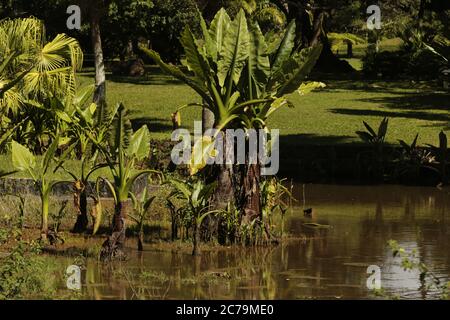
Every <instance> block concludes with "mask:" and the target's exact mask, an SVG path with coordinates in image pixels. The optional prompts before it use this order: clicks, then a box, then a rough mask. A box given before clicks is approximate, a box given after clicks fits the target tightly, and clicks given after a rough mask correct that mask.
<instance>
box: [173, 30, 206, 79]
mask: <svg viewBox="0 0 450 320" xmlns="http://www.w3.org/2000/svg"><path fill="white" fill-rule="evenodd" d="M180 41H181V44H182V45H183V48H184V51H185V54H186V64H187V67H188V68H189V70H190V71H193V72H194V73H195V75H196V76H197V77H198V78H199V79H201V80H202V81H203V82H206V81H207V79H209V71H210V67H209V64H208V61H207V60H206V59H205V57H204V56H203V55H202V53H201V52H200V51H199V49H198V47H197V44H196V43H195V39H194V36H193V35H192V32H191V30H190V29H189V27H186V28H185V29H184V31H183V34H182V36H181V39H180Z"/></svg>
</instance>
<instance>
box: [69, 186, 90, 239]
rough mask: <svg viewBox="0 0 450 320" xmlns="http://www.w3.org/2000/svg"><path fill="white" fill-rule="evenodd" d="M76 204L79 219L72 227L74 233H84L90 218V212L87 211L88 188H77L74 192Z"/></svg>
mask: <svg viewBox="0 0 450 320" xmlns="http://www.w3.org/2000/svg"><path fill="white" fill-rule="evenodd" d="M74 204H75V207H76V208H77V211H78V216H77V221H76V222H75V225H74V227H73V229H72V232H74V233H83V232H86V230H87V227H88V224H89V220H88V212H87V192H86V189H85V188H83V189H82V190H80V189H75V192H74Z"/></svg>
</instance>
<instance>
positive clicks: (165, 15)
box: [0, 0, 450, 64]
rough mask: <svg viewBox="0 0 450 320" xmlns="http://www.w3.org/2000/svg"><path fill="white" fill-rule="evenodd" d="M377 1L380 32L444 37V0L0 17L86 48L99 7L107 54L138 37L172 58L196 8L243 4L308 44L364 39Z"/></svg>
mask: <svg viewBox="0 0 450 320" xmlns="http://www.w3.org/2000/svg"><path fill="white" fill-rule="evenodd" d="M377 3H378V4H379V5H380V7H381V9H382V23H383V29H382V30H381V32H382V35H383V36H387V37H394V36H396V34H397V33H398V32H399V30H401V28H402V27H403V26H404V25H405V24H416V25H417V24H419V23H420V24H421V27H422V28H423V29H424V30H425V31H426V33H427V34H430V35H432V34H437V33H440V34H443V35H444V36H446V37H447V38H448V37H449V32H450V31H449V18H450V17H449V12H450V1H448V0H389V1H373V0H354V1H348V0H295V1H293V0H214V1H213V0H33V1H30V0H3V1H2V2H1V3H0V18H6V17H25V16H30V15H32V16H35V17H37V18H40V19H43V20H44V22H45V25H46V29H47V33H48V34H49V36H54V35H55V34H57V33H61V32H64V33H67V34H69V35H70V36H73V37H76V38H77V39H79V41H80V44H81V46H82V47H83V48H85V49H90V48H91V39H90V35H89V27H90V26H89V19H87V14H88V12H86V10H87V11H89V10H92V9H91V8H92V7H93V6H94V5H101V6H103V12H102V18H101V21H100V25H101V29H102V30H104V32H103V34H102V38H103V39H102V40H103V47H104V53H105V56H106V57H107V58H115V57H120V58H122V59H123V58H125V57H126V56H127V55H128V54H132V53H133V51H134V50H133V48H134V49H135V48H136V43H137V42H138V41H140V40H141V41H148V42H149V44H150V46H151V47H152V48H153V49H155V50H157V51H158V52H160V53H161V54H162V55H163V56H164V57H165V58H166V59H168V60H170V61H176V60H178V59H179V55H180V54H181V46H180V44H179V36H180V33H181V31H182V30H183V28H184V26H185V25H189V26H190V28H191V29H192V30H193V32H194V33H196V32H197V31H198V29H199V19H198V10H199V11H200V12H201V13H202V14H203V16H204V17H205V19H206V20H207V21H210V20H211V19H212V17H213V16H214V14H215V13H216V12H217V11H218V10H219V9H220V8H221V7H225V8H227V10H228V11H229V12H230V14H233V12H238V10H239V9H241V8H242V9H244V11H245V12H246V14H247V15H248V16H250V17H252V18H254V19H256V20H257V21H258V22H259V24H260V25H261V27H262V29H263V31H276V30H277V28H279V29H281V28H282V27H283V26H285V25H286V23H287V22H288V21H290V20H292V19H295V20H296V21H297V36H298V41H299V43H297V44H298V45H303V46H308V45H311V44H313V43H315V42H317V41H327V37H326V34H327V33H351V34H356V35H359V36H361V37H365V36H366V33H367V30H366V29H365V22H366V19H367V13H366V9H367V7H368V6H369V5H372V4H377ZM70 4H81V5H82V6H83V7H84V9H85V10H84V11H83V14H82V22H83V26H82V30H81V31H69V30H67V28H66V19H67V17H68V15H67V14H66V8H67V7H68V6H69V5H70ZM87 51H88V52H89V51H90V50H87ZM326 52H327V50H326V49H325V50H324V53H323V54H326ZM319 64H320V62H319Z"/></svg>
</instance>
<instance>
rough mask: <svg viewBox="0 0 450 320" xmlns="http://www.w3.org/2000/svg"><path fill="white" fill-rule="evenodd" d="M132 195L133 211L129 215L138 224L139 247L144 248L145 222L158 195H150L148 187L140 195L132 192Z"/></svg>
mask: <svg viewBox="0 0 450 320" xmlns="http://www.w3.org/2000/svg"><path fill="white" fill-rule="evenodd" d="M130 197H131V200H132V202H133V213H129V214H128V217H130V218H131V219H132V220H133V221H134V222H135V223H136V225H137V229H138V237H139V239H138V241H139V244H138V249H139V250H143V242H144V239H143V238H144V223H145V221H146V220H147V219H148V215H149V213H150V207H151V205H152V203H153V201H154V200H155V198H156V196H151V197H149V194H148V189H147V188H144V191H142V193H141V194H140V195H135V194H134V193H132V192H130Z"/></svg>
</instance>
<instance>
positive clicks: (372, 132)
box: [363, 121, 377, 137]
mask: <svg viewBox="0 0 450 320" xmlns="http://www.w3.org/2000/svg"><path fill="white" fill-rule="evenodd" d="M363 124H364V127H366V129H367V131H369V133H370V134H371V135H372V137H376V136H377V134H376V133H375V131H374V130H373V129H372V127H371V126H370V125H369V124H368V123H367V122H365V121H363Z"/></svg>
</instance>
